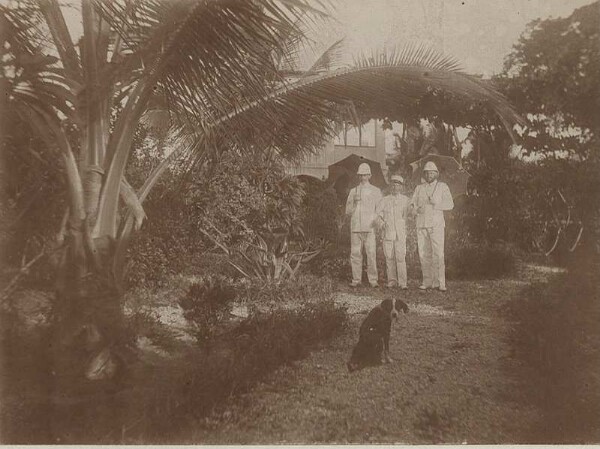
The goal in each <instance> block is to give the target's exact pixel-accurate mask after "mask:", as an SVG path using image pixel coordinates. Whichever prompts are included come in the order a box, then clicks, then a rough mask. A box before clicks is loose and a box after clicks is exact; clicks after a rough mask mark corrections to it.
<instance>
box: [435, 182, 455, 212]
mask: <svg viewBox="0 0 600 449" xmlns="http://www.w3.org/2000/svg"><path fill="white" fill-rule="evenodd" d="M439 189H440V200H439V201H437V202H436V203H435V204H434V205H433V208H434V209H436V210H452V209H454V200H453V199H452V194H451V193H450V188H449V187H448V185H447V184H446V183H443V182H441V183H440V185H439Z"/></svg>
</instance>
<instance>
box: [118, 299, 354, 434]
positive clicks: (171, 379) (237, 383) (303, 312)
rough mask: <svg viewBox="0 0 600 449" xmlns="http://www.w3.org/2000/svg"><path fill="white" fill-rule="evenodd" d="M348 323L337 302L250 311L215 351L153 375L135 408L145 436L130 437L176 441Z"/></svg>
mask: <svg viewBox="0 0 600 449" xmlns="http://www.w3.org/2000/svg"><path fill="white" fill-rule="evenodd" d="M346 323H347V315H346V312H345V310H344V309H342V308H340V307H337V306H336V305H335V304H334V303H333V301H324V302H318V303H312V304H309V303H307V304H304V305H303V306H302V307H300V308H297V309H290V310H283V309H280V310H277V311H271V312H266V313H256V314H254V315H252V316H251V317H250V318H249V319H247V320H245V321H244V322H243V323H242V324H241V325H240V326H239V327H238V328H236V329H235V330H234V331H233V332H231V333H229V334H227V337H226V338H223V339H222V340H221V341H219V343H218V345H217V347H215V350H213V351H211V352H210V353H205V352H202V353H199V352H197V351H196V352H194V353H191V354H187V355H186V356H185V357H183V358H182V359H180V360H178V361H171V362H170V363H169V365H168V366H165V367H164V369H163V370H162V371H159V372H157V373H155V374H154V378H153V380H152V383H151V384H150V385H146V389H145V390H144V391H143V392H142V391H140V392H138V395H139V396H140V397H139V398H138V401H141V402H142V403H137V407H139V408H140V410H144V411H145V412H144V413H145V416H144V421H143V423H142V425H140V426H138V427H137V429H136V433H140V434H142V435H143V440H136V439H134V440H129V441H143V442H145V443H148V442H160V441H165V442H166V441H168V442H170V443H173V442H176V441H177V439H176V438H177V433H178V432H180V431H182V430H183V429H184V428H185V427H188V426H193V425H197V420H198V419H199V418H201V417H204V416H206V415H208V414H209V413H210V412H211V411H212V410H213V409H214V408H215V407H217V406H219V405H222V404H223V403H224V401H226V400H227V399H228V398H230V397H232V396H235V395H239V394H240V393H243V392H245V391H248V390H249V389H250V388H252V386H253V385H255V384H256V383H258V382H259V381H261V380H263V379H265V377H266V376H267V375H268V374H270V373H271V372H273V371H274V370H275V369H277V368H278V367H280V366H282V365H285V364H289V363H291V362H293V361H295V360H299V359H301V358H303V357H306V356H307V355H308V354H309V351H310V350H312V349H314V348H315V347H316V346H317V345H318V344H319V343H320V342H321V341H324V340H327V339H330V338H332V337H333V336H335V335H336V334H337V333H338V332H339V331H340V330H341V329H342V328H343V327H344V326H345V325H346ZM128 402H130V401H128ZM134 402H135V401H134ZM130 403H131V402H130ZM132 415H135V413H133V414H132Z"/></svg>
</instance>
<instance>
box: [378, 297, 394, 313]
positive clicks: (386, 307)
mask: <svg viewBox="0 0 600 449" xmlns="http://www.w3.org/2000/svg"><path fill="white" fill-rule="evenodd" d="M381 309H382V310H383V311H384V312H388V313H390V312H391V311H392V310H393V309H394V302H393V301H392V300H391V299H384V300H383V301H381Z"/></svg>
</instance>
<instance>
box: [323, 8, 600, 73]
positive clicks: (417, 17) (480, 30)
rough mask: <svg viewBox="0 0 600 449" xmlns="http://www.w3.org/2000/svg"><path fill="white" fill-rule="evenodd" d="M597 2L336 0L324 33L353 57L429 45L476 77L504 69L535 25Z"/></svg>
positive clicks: (328, 40) (325, 37) (324, 36)
mask: <svg viewBox="0 0 600 449" xmlns="http://www.w3.org/2000/svg"><path fill="white" fill-rule="evenodd" d="M592 2H593V0H337V1H335V0H334V3H333V5H334V7H335V9H334V10H333V11H332V15H333V17H334V18H335V22H333V23H330V24H328V25H327V29H326V30H323V31H320V32H319V33H318V35H319V37H318V39H319V40H321V41H323V42H329V43H333V42H335V40H336V38H339V37H341V36H345V42H346V50H347V51H348V52H349V53H357V52H360V51H370V49H371V48H384V47H393V46H395V45H398V46H402V45H403V44H404V43H406V42H423V43H426V44H428V45H429V46H432V47H433V48H435V49H437V50H438V51H441V52H443V53H444V54H446V55H449V56H453V57H455V58H457V59H458V61H459V62H460V63H461V67H462V68H463V69H464V70H465V71H466V72H467V73H471V74H481V75H484V76H486V77H488V76H491V75H493V74H496V73H499V72H500V71H502V64H503V61H504V57H505V56H506V55H507V54H508V53H509V52H510V50H511V47H512V46H513V44H515V43H516V42H517V41H518V39H519V36H520V35H521V33H522V32H523V31H524V30H525V27H526V25H527V23H529V22H530V21H532V20H534V19H537V18H542V19H547V18H550V17H554V18H557V17H567V16H569V15H570V14H571V13H572V12H573V11H574V10H575V9H576V8H579V7H581V6H584V5H587V4H590V3H592Z"/></svg>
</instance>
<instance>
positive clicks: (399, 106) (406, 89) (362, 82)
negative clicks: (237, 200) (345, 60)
mask: <svg viewBox="0 0 600 449" xmlns="http://www.w3.org/2000/svg"><path fill="white" fill-rule="evenodd" d="M431 95H437V96H439V97H440V98H442V99H443V100H444V101H445V102H447V103H449V104H453V105H454V107H453V108H449V110H450V111H451V113H449V114H447V115H448V116H447V117H444V118H445V119H446V120H447V121H448V123H453V122H455V121H457V120H461V118H460V115H461V114H462V109H463V108H465V107H469V105H484V106H487V108H488V109H489V110H491V111H493V112H494V113H496V114H497V115H498V116H499V118H500V120H501V121H502V123H503V124H504V125H505V127H506V128H507V130H508V132H509V133H511V132H512V126H513V125H514V124H515V123H522V118H521V117H520V116H519V115H518V114H517V113H516V112H515V111H514V109H513V108H512V106H511V105H510V103H509V102H508V101H507V100H506V99H505V98H504V97H503V96H502V95H501V94H500V93H498V92H497V91H496V90H495V89H494V88H493V86H492V85H491V84H489V83H487V82H484V81H482V80H480V79H477V78H476V77H473V76H469V75H467V74H465V73H463V72H462V71H460V70H459V66H458V63H457V61H456V60H455V59H453V58H450V57H446V56H443V55H440V54H438V53H436V52H434V51H432V50H430V49H428V48H426V47H423V46H408V47H406V48H404V49H401V50H397V49H395V50H393V51H391V52H379V53H373V54H371V55H370V56H364V55H363V56H361V57H359V58H357V59H355V63H354V65H353V66H351V67H346V68H342V69H338V70H335V71H332V72H326V73H322V74H318V75H314V76H311V77H307V78H304V79H301V80H299V81H297V82H294V83H290V84H287V85H285V86H283V87H281V88H280V89H278V90H276V91H274V92H272V93H270V94H269V95H268V96H267V97H266V98H264V99H262V100H261V101H254V102H253V103H250V104H246V105H238V108H236V109H235V110H233V111H232V112H231V113H229V114H228V115H227V116H224V117H222V118H221V119H220V120H219V121H217V122H214V123H213V124H211V125H210V126H213V127H217V128H218V127H221V126H222V125H223V124H225V123H229V124H231V123H235V126H234V128H235V129H248V128H257V129H261V130H263V131H262V132H263V134H264V133H265V131H264V130H272V131H273V132H268V133H267V134H268V135H264V137H265V138H270V139H273V141H274V142H279V144H280V145H281V146H283V147H285V146H286V145H288V146H289V145H292V144H293V142H294V141H295V140H296V138H297V137H299V134H301V133H305V132H308V133H309V134H311V133H312V131H311V130H313V128H314V127H315V126H316V127H317V128H318V129H319V131H324V130H325V129H327V126H326V123H325V122H324V121H322V120H319V119H317V118H316V117H322V116H323V114H325V115H326V116H328V117H329V118H332V119H335V118H336V114H337V115H338V116H339V109H340V107H341V106H342V105H347V104H349V102H350V103H351V104H354V105H356V107H357V109H358V110H359V111H360V114H361V116H362V117H363V118H376V117H385V116H394V115H395V116H410V117H415V116H417V117H418V116H419V115H420V114H421V116H427V115H428V113H429V111H427V114H424V112H425V111H424V108H425V106H426V104H427V102H426V101H425V100H426V99H427V97H428V96H431ZM265 103H268V104H269V105H270V106H272V108H270V107H267V108H265V107H264V104H265ZM273 110H275V113H273V112H272V111H273ZM440 112H443V111H440ZM457 117H458V118H457ZM268 123H270V126H269V125H268ZM283 130H285V131H286V132H285V135H284V136H282V135H280V134H281V133H282V131H283ZM246 138H248V136H247V135H246Z"/></svg>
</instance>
